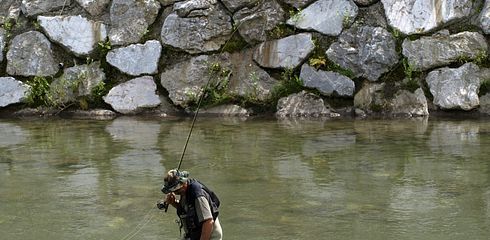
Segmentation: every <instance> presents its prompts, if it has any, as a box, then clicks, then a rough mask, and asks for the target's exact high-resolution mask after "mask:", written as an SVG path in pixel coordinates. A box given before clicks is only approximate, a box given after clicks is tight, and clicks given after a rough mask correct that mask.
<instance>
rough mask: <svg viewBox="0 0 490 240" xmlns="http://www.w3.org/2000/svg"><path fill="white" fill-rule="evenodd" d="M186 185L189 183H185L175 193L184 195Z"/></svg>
mask: <svg viewBox="0 0 490 240" xmlns="http://www.w3.org/2000/svg"><path fill="white" fill-rule="evenodd" d="M186 187H187V184H185V183H184V185H183V186H182V187H181V188H179V189H177V190H175V191H174V193H175V194H177V195H184V193H185V189H186Z"/></svg>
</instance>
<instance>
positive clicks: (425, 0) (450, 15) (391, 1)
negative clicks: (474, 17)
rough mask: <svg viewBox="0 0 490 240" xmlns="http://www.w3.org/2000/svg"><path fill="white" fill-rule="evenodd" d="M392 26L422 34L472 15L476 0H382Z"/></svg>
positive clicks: (406, 32)
mask: <svg viewBox="0 0 490 240" xmlns="http://www.w3.org/2000/svg"><path fill="white" fill-rule="evenodd" d="M381 2H382V3H383V6H384V9H385V13H386V18H387V19H388V23H389V24H390V26H392V27H394V28H396V29H398V30H399V31H400V32H402V33H404V34H407V35H410V34H422V33H426V32H429V31H432V30H434V29H436V28H439V27H441V26H444V25H445V24H447V23H450V22H452V21H456V20H460V19H463V18H467V17H469V16H470V15H471V12H472V7H473V4H474V3H475V1H467V0H446V1H439V0H437V1H429V0H381Z"/></svg>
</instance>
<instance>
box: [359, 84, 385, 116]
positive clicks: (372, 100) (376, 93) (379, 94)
mask: <svg viewBox="0 0 490 240" xmlns="http://www.w3.org/2000/svg"><path fill="white" fill-rule="evenodd" d="M384 87H385V83H379V84H378V83H366V84H364V86H363V87H362V88H361V90H359V92H357V93H356V95H355V96H354V107H356V108H358V109H361V110H364V111H365V112H368V113H370V112H372V110H373V109H376V108H379V107H383V106H384V105H385V99H384V95H383V90H384Z"/></svg>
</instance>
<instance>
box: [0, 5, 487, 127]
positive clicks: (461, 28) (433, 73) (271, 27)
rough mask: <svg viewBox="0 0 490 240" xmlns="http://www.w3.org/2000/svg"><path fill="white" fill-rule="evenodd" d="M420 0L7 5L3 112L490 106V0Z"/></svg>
mask: <svg viewBox="0 0 490 240" xmlns="http://www.w3.org/2000/svg"><path fill="white" fill-rule="evenodd" d="M395 2H396V4H395ZM416 3H418V2H417V1H415V0H401V1H398V0H397V1H394V0H348V1H346V0H308V1H299V2H298V1H290V0H271V1H256V0H247V1H236V0H221V1H215V0H213V1H202V0H186V1H174V0H159V1H157V0H148V1H135V0H112V1H109V0H104V1H98V2H97V3H95V2H93V1H85V0H76V1H65V0H56V1H21V2H19V1H14V0H7V1H4V2H3V3H2V6H0V16H2V17H0V24H1V26H2V28H1V29H0V52H1V54H0V60H1V64H0V110H1V111H2V112H6V113H9V112H16V111H17V110H21V111H20V113H16V115H19V114H20V115H29V114H30V115H40V116H47V115H57V114H62V113H65V112H66V111H68V110H83V111H86V110H90V111H92V110H93V111H92V112H90V113H88V114H89V115H91V114H96V115H106V114H107V115H113V113H110V112H107V111H102V112H95V110H96V109H105V110H108V111H112V112H114V113H115V114H116V115H139V114H141V115H148V114H153V115H156V116H162V117H164V116H173V115H181V114H185V112H191V111H192V109H195V108H196V106H197V102H198V99H199V98H200V96H201V95H203V94H205V95H206V97H205V98H204V101H203V110H205V111H207V113H208V114H215V115H230V116H253V115H262V114H271V115H275V116H277V117H278V118H282V117H312V118H315V117H319V118H338V117H352V116H351V115H352V114H353V115H354V117H358V118H366V117H370V116H379V115H381V116H386V117H391V116H406V117H418V116H428V115H430V114H432V113H435V112H436V111H437V112H439V111H443V112H447V113H455V114H459V111H463V112H465V111H466V112H470V115H471V114H472V112H473V111H479V112H480V113H481V114H490V107H489V106H490V93H489V91H490V59H489V57H488V52H489V51H488V47H489V46H488V41H489V39H490V37H489V34H490V2H488V1H483V0H475V1H459V2H454V1H449V2H448V1H442V2H441V1H435V2H430V1H429V2H424V4H416ZM399 9H408V10H406V11H401V12H400V11H399ZM443 9H444V11H443ZM203 26H204V27H203ZM3 53H5V54H3ZM339 103H340V104H339ZM39 107H41V109H50V110H40V111H39V110H32V109H36V108H39ZM20 108H24V109H20Z"/></svg>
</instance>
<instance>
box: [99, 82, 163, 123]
mask: <svg viewBox="0 0 490 240" xmlns="http://www.w3.org/2000/svg"><path fill="white" fill-rule="evenodd" d="M104 101H105V102H106V103H107V104H110V105H111V106H112V108H114V110H116V111H117V112H120V113H122V114H136V113H138V112H141V111H143V110H144V109H146V108H154V107H157V106H158V105H160V103H161V101H160V98H159V96H158V94H157V85H156V84H155V82H154V81H153V77H149V76H144V77H139V78H134V79H132V80H129V81H127V82H125V83H122V84H119V85H117V86H115V87H114V88H112V89H111V90H110V91H109V93H108V94H107V95H106V96H105V97H104Z"/></svg>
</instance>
